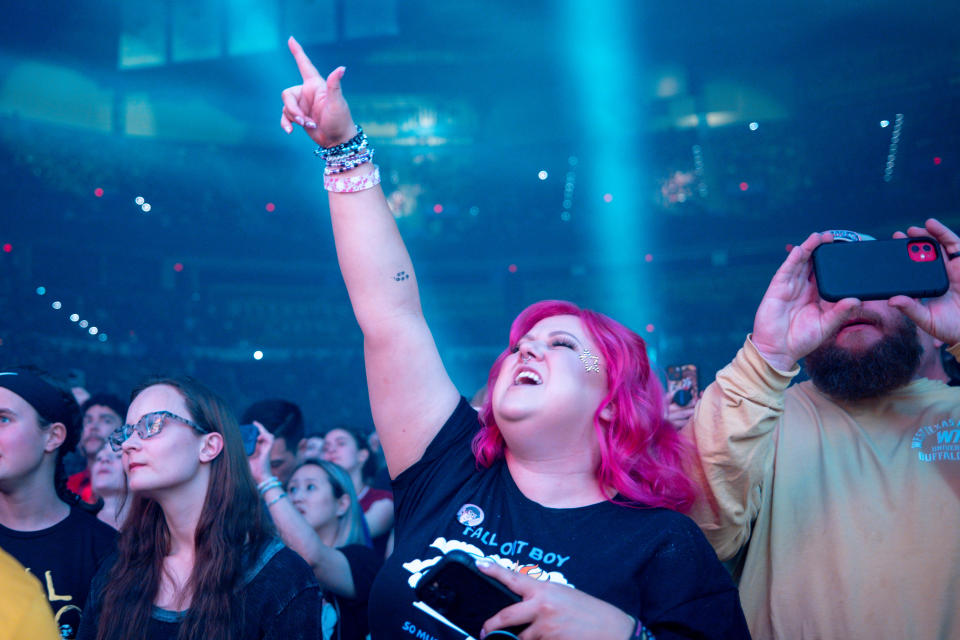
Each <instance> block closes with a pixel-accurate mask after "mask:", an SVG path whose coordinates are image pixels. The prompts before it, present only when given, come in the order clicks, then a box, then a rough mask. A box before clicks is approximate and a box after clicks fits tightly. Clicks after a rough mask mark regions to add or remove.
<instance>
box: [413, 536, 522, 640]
mask: <svg viewBox="0 0 960 640" xmlns="http://www.w3.org/2000/svg"><path fill="white" fill-rule="evenodd" d="M416 593H417V597H418V598H419V599H420V600H422V601H423V602H424V603H426V604H428V605H430V607H431V608H432V609H433V610H435V611H436V612H437V613H439V614H440V615H442V616H444V617H445V618H447V619H448V620H449V621H450V622H452V623H454V624H455V625H457V626H458V627H460V628H461V629H463V630H464V631H466V632H467V633H469V634H470V635H471V636H473V637H474V638H479V637H480V629H482V628H483V623H484V622H486V621H487V620H488V619H489V618H491V617H492V616H493V615H494V614H495V613H497V612H498V611H500V610H501V609H505V608H506V607H509V606H510V605H512V604H516V603H518V602H520V601H521V600H522V598H521V597H520V596H518V595H517V594H515V593H514V592H513V591H510V590H509V589H507V587H505V586H504V585H502V584H501V583H500V582H498V581H496V580H494V579H493V578H491V577H490V576H488V575H485V574H483V573H481V572H480V570H479V569H477V565H476V563H475V559H474V557H473V556H472V555H470V554H469V553H466V552H464V551H459V550H457V549H454V550H452V551H449V552H447V554H446V555H445V556H443V558H442V559H441V560H440V561H439V562H438V563H437V564H435V565H434V566H433V567H431V568H430V569H429V570H428V571H427V573H425V574H424V575H423V576H422V577H421V578H420V582H418V583H417V589H416ZM525 628H526V625H523V626H519V627H510V628H509V629H504V631H509V632H511V633H513V634H519V633H520V632H521V631H523V630H524V629H525Z"/></svg>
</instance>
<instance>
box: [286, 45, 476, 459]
mask: <svg viewBox="0 0 960 640" xmlns="http://www.w3.org/2000/svg"><path fill="white" fill-rule="evenodd" d="M288 44H289V46H290V51H291V53H292V54H293V57H294V59H295V60H296V62H297V66H298V68H299V69H300V75H301V76H302V79H303V83H302V84H300V85H297V86H295V87H290V88H289V89H286V90H284V92H283V105H284V106H283V116H282V118H281V122H280V124H281V126H282V127H283V129H284V130H285V131H286V132H287V133H290V132H291V131H293V128H294V127H293V125H294V123H296V124H298V125H300V126H301V127H303V128H304V130H305V131H306V132H307V133H308V134H309V136H310V137H311V138H312V139H313V141H314V142H316V143H317V144H318V145H320V146H321V147H325V148H330V147H334V146H336V145H339V144H341V143H344V142H347V141H349V140H350V139H351V138H353V137H354V136H355V134H356V133H357V128H356V126H355V124H354V121H353V118H352V116H351V115H350V108H349V107H348V105H347V102H346V100H345V99H344V97H343V93H342V91H341V88H340V80H341V78H342V77H343V74H344V72H345V71H346V69H345V68H344V67H338V68H337V69H335V70H334V71H332V72H331V73H330V75H329V76H327V78H326V79H324V78H323V77H322V76H321V75H320V74H319V73H318V72H317V70H316V69H315V68H314V66H313V64H312V63H311V62H310V59H309V58H308V57H307V55H306V54H305V53H304V52H303V49H302V48H301V47H300V45H299V44H297V41H296V40H294V39H293V38H290V40H289V43H288ZM374 171H375V168H374V166H373V165H372V164H371V163H370V162H366V163H364V164H361V165H360V166H358V167H355V168H352V169H348V170H346V171H344V172H342V173H338V174H337V177H338V178H347V179H351V178H352V179H357V180H359V179H361V178H364V177H365V178H366V180H365V184H364V185H363V186H367V185H369V184H370V183H372V182H377V181H378V180H376V179H374V178H373V174H374ZM318 174H319V167H318ZM334 188H336V187H334ZM330 217H331V219H332V223H333V236H334V240H335V242H336V247H337V259H338V260H339V262H340V271H341V273H342V274H343V280H344V282H345V283H346V285H347V292H348V293H349V295H350V303H351V304H352V305H353V311H354V314H355V315H356V318H357V323H358V324H359V325H360V329H361V331H362V332H363V340H364V359H365V361H366V368H367V388H368V391H369V394H370V407H371V410H372V413H373V420H374V424H375V425H376V427H377V434H378V435H379V437H380V441H381V443H382V446H383V452H384V456H385V457H386V460H387V468H388V469H389V471H390V475H391V477H394V478H395V477H396V476H397V475H399V474H400V473H401V472H402V471H403V470H404V469H406V468H407V467H409V466H410V465H412V464H413V463H415V462H416V461H417V460H419V459H420V458H421V456H422V455H423V452H424V450H425V449H426V447H427V445H428V444H429V443H430V441H431V440H432V439H433V437H434V436H435V435H436V434H437V432H438V431H439V430H440V427H441V426H443V423H444V422H445V421H446V419H447V418H448V417H449V416H450V415H451V414H452V413H453V410H454V408H455V407H456V405H457V401H458V398H459V393H458V392H457V389H456V387H454V385H453V382H452V381H451V380H450V377H449V376H448V375H447V372H446V370H445V369H444V366H443V362H441V360H440V354H439V353H438V351H437V347H436V344H435V343H434V340H433V336H432V335H431V333H430V329H429V328H428V327H427V323H426V320H425V319H424V316H423V310H422V309H421V307H420V294H419V291H418V287H417V278H416V275H415V273H414V270H413V264H412V263H411V261H410V256H409V255H408V253H407V249H406V247H405V246H404V244H403V240H402V239H401V237H400V233H399V231H398V229H397V225H396V222H395V220H394V218H393V214H392V213H391V212H390V209H389V207H388V206H387V201H386V199H385V198H384V196H383V191H382V190H381V188H380V186H379V185H378V184H375V185H374V186H370V187H369V188H363V189H361V190H357V191H352V192H336V191H330Z"/></svg>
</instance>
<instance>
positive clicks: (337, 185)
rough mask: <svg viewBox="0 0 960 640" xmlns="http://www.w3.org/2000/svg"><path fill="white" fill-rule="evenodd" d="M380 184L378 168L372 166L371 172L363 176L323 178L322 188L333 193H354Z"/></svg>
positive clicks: (337, 175) (331, 176)
mask: <svg viewBox="0 0 960 640" xmlns="http://www.w3.org/2000/svg"><path fill="white" fill-rule="evenodd" d="M378 184H380V167H378V166H377V165H373V171H371V172H370V173H368V174H366V175H363V176H346V177H344V176H341V175H339V174H334V175H329V176H324V177H323V188H324V189H326V190H327V191H333V192H334V193H356V192H357V191H365V190H366V189H370V188H373V187H375V186H377V185H378Z"/></svg>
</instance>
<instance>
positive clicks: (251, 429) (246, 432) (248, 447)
mask: <svg viewBox="0 0 960 640" xmlns="http://www.w3.org/2000/svg"><path fill="white" fill-rule="evenodd" d="M259 435H260V430H259V429H257V425H255V424H242V425H240V437H241V438H242V439H243V452H244V453H245V454H247V456H248V457H249V456H252V455H253V452H254V451H256V449H257V436H259Z"/></svg>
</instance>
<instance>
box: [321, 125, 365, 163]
mask: <svg viewBox="0 0 960 640" xmlns="http://www.w3.org/2000/svg"><path fill="white" fill-rule="evenodd" d="M366 142H367V134H365V133H364V132H363V127H361V126H360V125H357V135H355V136H353V137H352V138H350V139H349V140H347V141H346V142H341V143H340V144H338V145H337V146H335V147H329V148H328V147H319V146H318V147H317V148H316V149H315V150H314V152H313V154H314V155H315V156H317V157H318V158H324V159H326V158H329V157H330V156H342V155H346V154H348V153H353V152H354V151H356V150H357V149H359V148H360V147H361V146H363V145H364V144H366Z"/></svg>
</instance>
